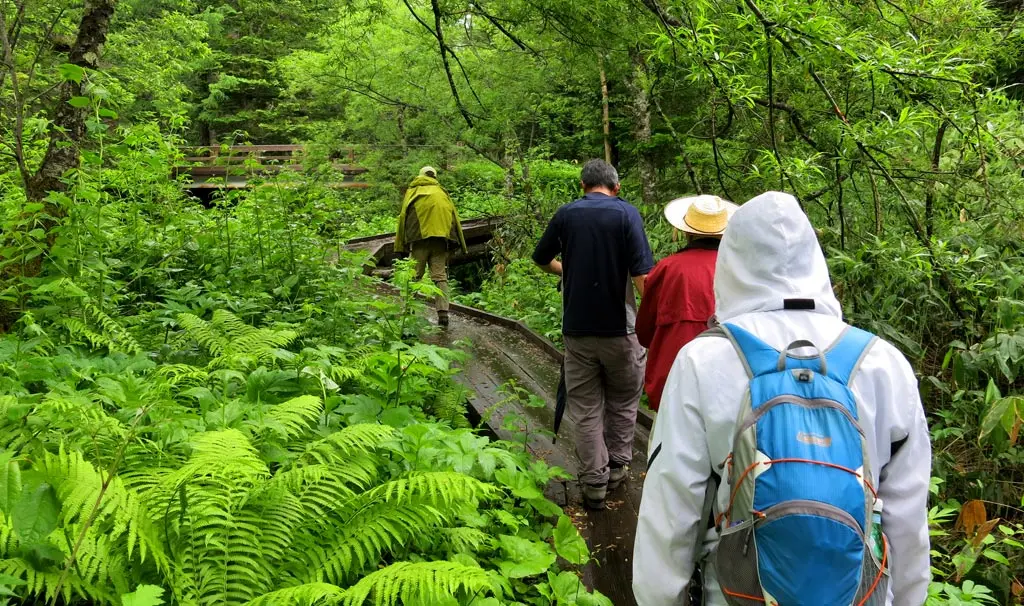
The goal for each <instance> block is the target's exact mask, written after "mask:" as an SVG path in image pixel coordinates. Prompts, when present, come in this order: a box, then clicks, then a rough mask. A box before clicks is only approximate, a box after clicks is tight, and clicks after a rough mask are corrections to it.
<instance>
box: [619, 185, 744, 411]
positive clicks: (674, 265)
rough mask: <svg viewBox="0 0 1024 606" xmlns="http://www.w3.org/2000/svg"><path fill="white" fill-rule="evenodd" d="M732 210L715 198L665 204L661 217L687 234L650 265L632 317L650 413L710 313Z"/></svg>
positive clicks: (712, 312)
mask: <svg viewBox="0 0 1024 606" xmlns="http://www.w3.org/2000/svg"><path fill="white" fill-rule="evenodd" d="M737 208H738V207H737V206H736V205H735V204H733V203H732V202H727V201H725V200H723V199H721V198H719V197H718V196H694V197H691V198H680V199H678V200H673V201H671V202H669V203H668V205H667V206H665V218H666V219H668V222H669V223H670V224H671V225H672V227H673V228H675V230H678V231H682V232H683V233H685V234H686V246H685V247H684V248H683V249H682V250H680V251H679V252H677V253H675V254H673V255H669V256H668V257H665V258H664V259H662V260H661V261H659V262H658V264H657V265H655V267H654V269H653V270H652V271H651V273H650V275H648V276H647V283H646V287H645V289H644V295H643V300H642V301H641V302H640V310H639V312H638V313H637V318H636V336H637V339H638V340H639V341H640V344H641V345H643V346H644V347H646V348H647V349H648V352H647V370H646V372H645V374H644V389H645V390H646V392H647V397H648V398H649V399H650V406H651V409H653V410H658V405H659V404H661V391H662V389H664V388H665V380H666V379H667V378H668V371H669V369H671V368H672V363H673V362H674V361H675V359H676V354H678V353H679V350H680V349H682V348H683V345H686V344H687V343H689V342H690V341H691V340H693V338H694V337H696V336H697V335H699V334H700V333H701V332H703V331H704V330H706V329H707V327H708V320H710V319H711V316H712V315H714V313H715V290H714V283H715V261H716V260H717V259H718V245H719V243H720V242H721V239H722V233H724V232H725V226H726V224H727V223H728V222H729V217H731V216H732V213H733V212H735V211H736V209H737ZM678 231H676V232H674V233H678Z"/></svg>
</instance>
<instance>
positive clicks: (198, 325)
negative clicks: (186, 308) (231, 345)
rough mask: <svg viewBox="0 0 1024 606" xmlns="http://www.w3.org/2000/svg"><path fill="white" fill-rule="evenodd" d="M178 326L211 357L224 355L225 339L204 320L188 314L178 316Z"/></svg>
mask: <svg viewBox="0 0 1024 606" xmlns="http://www.w3.org/2000/svg"><path fill="white" fill-rule="evenodd" d="M178 324H179V325H180V326H181V327H182V328H183V329H185V332H186V333H188V335H189V336H190V337H192V338H193V339H195V341H196V342H197V343H199V344H200V345H201V346H203V347H204V348H205V349H206V351H207V352H209V353H210V355H212V356H219V355H221V354H223V353H224V349H225V348H226V347H227V339H225V338H224V336H223V335H221V334H218V331H217V330H216V329H215V328H214V327H213V326H212V325H211V324H210V323H209V322H207V321H206V320H204V319H202V318H200V317H199V316H196V315H194V314H190V313H182V314H178Z"/></svg>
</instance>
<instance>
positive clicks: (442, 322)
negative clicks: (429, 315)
mask: <svg viewBox="0 0 1024 606" xmlns="http://www.w3.org/2000/svg"><path fill="white" fill-rule="evenodd" d="M437 325H438V326H440V327H441V328H448V312H447V311H446V310H443V309H439V310H437Z"/></svg>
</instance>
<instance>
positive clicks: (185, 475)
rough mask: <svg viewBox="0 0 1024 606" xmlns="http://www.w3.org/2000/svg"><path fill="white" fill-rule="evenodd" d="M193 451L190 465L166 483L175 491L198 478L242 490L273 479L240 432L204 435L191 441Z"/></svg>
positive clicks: (217, 432) (232, 431)
mask: <svg viewBox="0 0 1024 606" xmlns="http://www.w3.org/2000/svg"><path fill="white" fill-rule="evenodd" d="M192 448H193V452H192V456H191V457H189V460H188V462H187V463H186V464H185V465H182V466H181V468H179V469H177V470H175V471H174V472H173V473H171V474H168V475H167V477H166V479H165V481H164V483H165V485H167V486H168V487H169V488H170V489H171V490H172V491H174V490H177V489H178V487H179V486H181V484H183V483H185V482H188V481H190V480H193V479H195V478H205V479H213V480H221V481H227V482H230V483H231V484H232V485H234V486H236V487H239V488H240V487H242V486H246V487H252V486H255V485H256V484H257V483H258V482H259V481H260V480H262V479H265V478H267V477H269V476H270V470H269V469H267V464H266V463H264V462H263V459H261V458H260V455H259V453H258V452H256V449H255V448H254V447H253V445H252V442H250V441H249V438H248V437H246V435H245V434H244V433H242V432H240V431H238V430H237V429H225V430H223V431H207V432H204V433H201V434H199V435H198V436H197V437H196V438H195V439H194V440H193V441H192Z"/></svg>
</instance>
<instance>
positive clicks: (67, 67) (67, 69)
mask: <svg viewBox="0 0 1024 606" xmlns="http://www.w3.org/2000/svg"><path fill="white" fill-rule="evenodd" d="M57 73H58V74H60V77H61V78H63V79H64V80H68V81H71V82H78V83H79V84H81V83H82V79H83V78H84V77H85V69H83V68H81V67H79V66H77V65H75V64H74V63H64V64H62V65H59V66H57Z"/></svg>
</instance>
